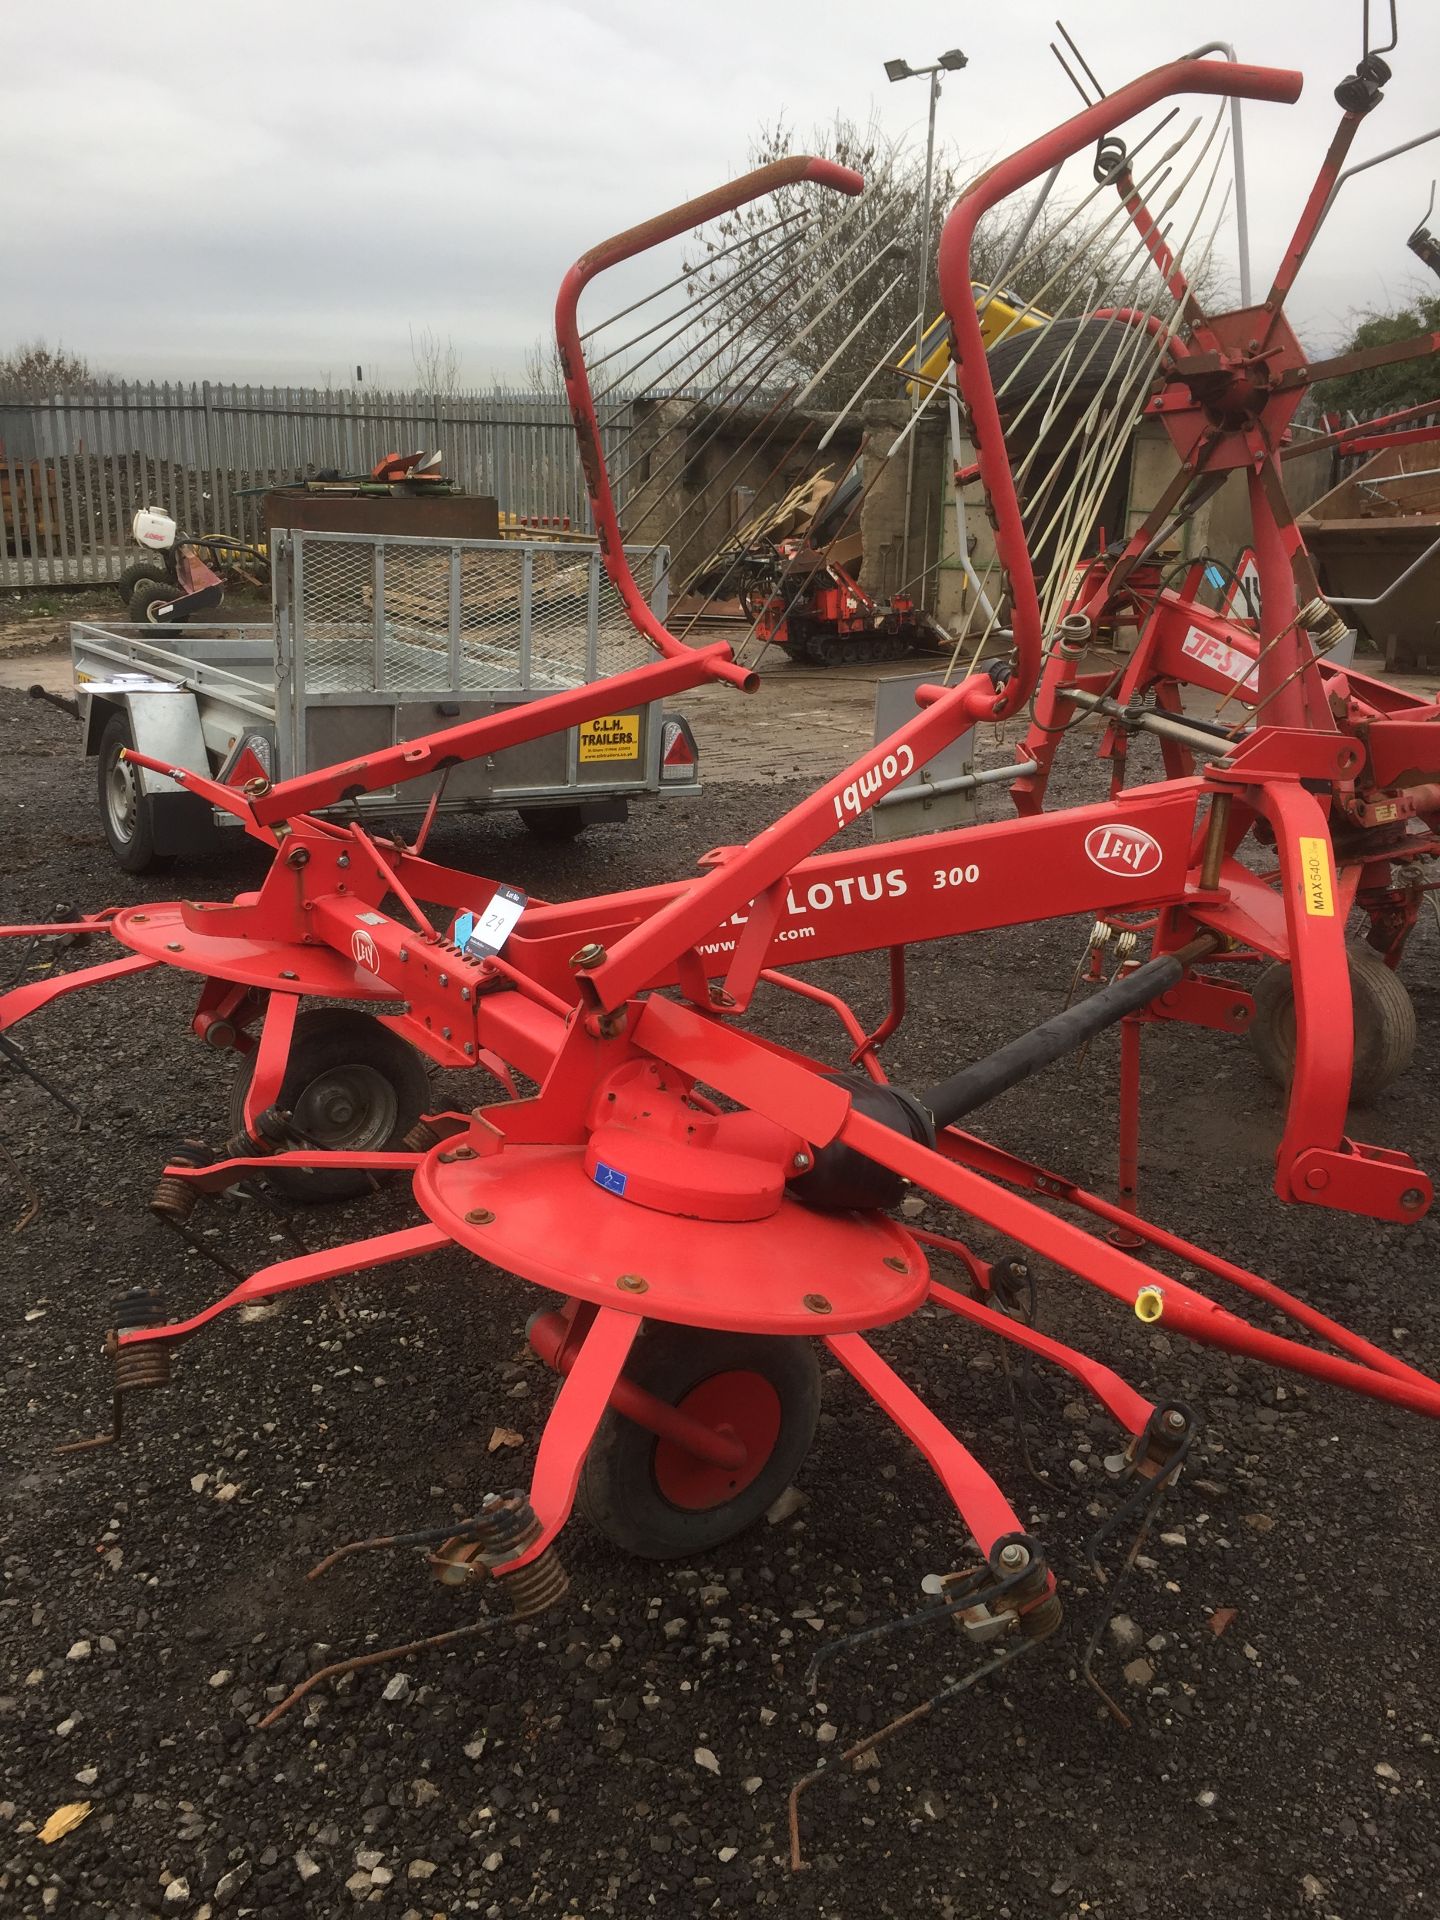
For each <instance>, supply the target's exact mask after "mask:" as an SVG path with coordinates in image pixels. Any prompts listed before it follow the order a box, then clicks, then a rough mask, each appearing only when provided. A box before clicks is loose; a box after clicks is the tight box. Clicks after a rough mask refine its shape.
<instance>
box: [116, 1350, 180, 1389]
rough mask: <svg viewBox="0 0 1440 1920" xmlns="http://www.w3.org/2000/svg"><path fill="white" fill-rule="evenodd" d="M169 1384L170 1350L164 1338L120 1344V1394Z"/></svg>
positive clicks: (117, 1382)
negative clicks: (134, 1344)
mask: <svg viewBox="0 0 1440 1920" xmlns="http://www.w3.org/2000/svg"><path fill="white" fill-rule="evenodd" d="M169 1384H170V1349H169V1347H168V1346H166V1344H165V1342H164V1341H163V1340H145V1341H142V1342H141V1343H140V1344H139V1345H138V1346H121V1345H119V1344H118V1343H117V1344H116V1348H115V1391H116V1393H139V1392H140V1391H141V1390H142V1389H144V1388H146V1387H168V1386H169Z"/></svg>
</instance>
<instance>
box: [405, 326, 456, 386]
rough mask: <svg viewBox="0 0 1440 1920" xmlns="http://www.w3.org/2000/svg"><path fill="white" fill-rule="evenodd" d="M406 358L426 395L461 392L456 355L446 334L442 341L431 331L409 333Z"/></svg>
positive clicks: (422, 329)
mask: <svg viewBox="0 0 1440 1920" xmlns="http://www.w3.org/2000/svg"><path fill="white" fill-rule="evenodd" d="M410 358H411V360H412V361H413V363H414V366H415V378H416V379H417V380H418V381H419V382H420V385H421V387H422V388H423V389H424V391H425V392H426V393H432V394H434V393H438V394H446V395H449V394H456V393H459V392H460V391H461V390H462V369H461V361H460V352H459V349H458V348H457V347H456V345H455V342H454V340H453V339H452V338H451V337H450V335H449V334H448V333H447V334H446V335H445V336H444V338H443V339H442V338H441V336H440V335H439V334H438V333H436V331H435V329H434V328H433V327H422V328H421V329H420V331H419V333H416V331H415V329H414V327H413V326H412V327H411V329H410Z"/></svg>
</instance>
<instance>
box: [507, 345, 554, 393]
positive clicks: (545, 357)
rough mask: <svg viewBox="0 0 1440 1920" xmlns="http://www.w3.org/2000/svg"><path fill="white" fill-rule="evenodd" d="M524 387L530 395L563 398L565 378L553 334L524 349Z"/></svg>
mask: <svg viewBox="0 0 1440 1920" xmlns="http://www.w3.org/2000/svg"><path fill="white" fill-rule="evenodd" d="M497 384H498V382H497ZM525 386H526V390H527V391H528V392H530V393H540V394H544V395H545V396H546V397H547V398H550V397H552V396H553V397H555V398H557V399H563V398H564V395H565V376H564V374H563V373H562V372H561V369H560V349H559V347H558V345H557V344H556V341H555V336H554V334H553V333H551V334H545V335H542V336H541V338H540V339H538V340H536V341H535V343H534V345H533V346H530V347H527V348H526V350H525Z"/></svg>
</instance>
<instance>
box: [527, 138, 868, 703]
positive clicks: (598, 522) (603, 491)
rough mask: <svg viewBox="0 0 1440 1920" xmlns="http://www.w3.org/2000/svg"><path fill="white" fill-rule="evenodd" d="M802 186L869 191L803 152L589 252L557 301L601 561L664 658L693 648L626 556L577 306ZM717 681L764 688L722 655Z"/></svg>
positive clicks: (714, 670)
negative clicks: (685, 240) (701, 230)
mask: <svg viewBox="0 0 1440 1920" xmlns="http://www.w3.org/2000/svg"><path fill="white" fill-rule="evenodd" d="M801 180H813V181H814V182H815V184H816V185H817V186H822V187H831V188H833V189H834V191H835V192H836V193H848V194H857V193H859V192H861V190H862V189H863V187H864V185H865V182H864V180H863V179H862V178H861V177H860V175H859V174H858V173H854V172H852V171H851V169H850V168H849V167H842V166H838V165H837V164H836V163H835V162H834V161H833V160H814V159H810V158H807V157H806V156H805V155H804V154H796V155H794V156H793V157H792V158H790V159H788V160H772V161H771V163H770V165H769V166H768V167H757V168H755V170H754V171H753V172H752V173H746V174H742V175H741V176H740V178H739V179H738V180H732V181H731V182H730V183H729V185H728V186H724V187H716V188H714V189H713V190H712V191H711V192H709V193H702V194H701V195H700V197H699V198H698V199H696V200H687V201H686V202H685V203H684V205H683V206H679V207H672V208H671V209H670V211H669V212H668V213H657V214H656V215H655V217H654V219H653V220H644V221H642V222H641V223H640V225H639V226H638V227H629V228H627V229H626V231H625V232H624V233H617V234H616V235H615V237H614V239H613V240H602V241H601V242H600V244H599V246H595V247H591V248H590V249H589V251H588V252H587V253H582V254H581V256H580V258H579V259H578V260H577V261H576V262H575V264H574V266H573V267H572V268H571V269H570V271H569V273H567V274H566V276H565V278H564V280H563V281H562V282H561V285H560V293H559V297H558V298H557V299H556V302H555V339H556V342H557V344H558V346H559V348H560V365H561V369H562V371H563V372H564V376H565V392H566V395H567V396H568V398H569V401H570V413H571V416H572V418H573V420H574V422H575V438H576V440H577V441H578V443H579V447H580V464H581V466H582V467H583V468H584V471H585V485H586V488H587V490H588V492H589V495H590V509H591V512H592V513H593V514H594V516H595V532H596V537H597V539H598V541H599V545H600V557H601V560H602V561H603V563H604V566H605V571H606V573H608V574H609V576H610V579H611V581H612V582H613V583H614V586H615V591H616V592H617V593H618V594H619V595H620V598H621V600H622V601H623V602H624V606H625V611H626V612H627V613H628V614H629V616H630V618H631V620H632V621H633V623H634V624H635V626H636V627H637V628H638V629H639V631H640V632H641V633H643V634H644V636H645V638H646V639H647V640H648V641H649V642H650V644H651V645H652V646H654V647H656V648H658V650H659V651H660V652H661V653H664V654H677V653H688V652H689V651H690V649H689V648H688V647H686V646H685V644H684V642H683V641H681V640H677V639H676V638H675V636H674V634H673V633H671V632H669V631H668V629H667V628H666V627H664V626H663V625H662V624H661V622H660V621H659V620H657V619H656V618H655V615H654V614H653V613H652V612H651V611H650V608H649V607H648V606H647V605H646V602H645V596H644V594H642V593H641V591H640V589H639V587H638V586H637V585H636V584H635V576H634V575H633V574H632V573H631V571H630V564H629V562H628V560H627V559H626V557H625V544H624V539H623V536H622V535H621V532H620V525H619V521H618V520H617V518H616V515H615V501H614V497H613V495H612V494H611V491H610V476H609V474H608V473H607V472H606V470H605V455H604V451H603V449H602V447H601V443H600V428H599V424H598V423H597V421H596V418H595V402H594V399H593V398H592V396H591V392H590V376H589V374H588V373H587V372H586V369H585V356H584V354H583V353H582V352H581V350H580V329H579V325H578V322H577V320H576V308H577V307H578V305H579V302H580V295H581V294H582V292H583V291H584V290H585V288H586V286H587V285H588V284H589V282H590V281H591V280H593V279H594V278H595V276H596V274H599V273H604V272H605V270H606V268H607V267H613V266H616V265H618V263H619V262H620V261H622V260H629V259H631V258H632V257H633V256H634V255H635V254H637V253H644V252H645V251H646V250H647V249H648V248H650V247H656V246H659V245H660V243H661V242H662V241H664V240H673V239H675V238H676V237H677V235H679V234H682V233H688V232H689V230H690V229H691V227H697V226H699V225H701V224H702V222H704V221H706V220H713V219H714V218H715V217H716V215H717V214H722V213H733V212H734V211H735V209H736V208H737V207H743V206H744V205H746V203H747V202H748V201H751V200H758V199H759V198H760V197H761V196H762V195H763V194H767V193H774V192H775V191H776V189H777V188H779V187H788V186H793V185H795V184H796V183H797V182H799V181H801ZM715 652H716V653H717V655H718V654H719V649H718V648H717V649H715ZM710 677H711V678H713V679H717V680H728V681H729V682H730V683H731V684H732V685H733V686H737V687H741V688H743V689H744V691H745V692H746V693H753V692H754V690H755V688H756V687H757V686H758V685H759V675H758V674H756V673H755V672H753V671H751V670H749V669H747V668H744V667H739V666H737V665H736V664H735V662H734V661H733V660H727V659H724V658H720V657H717V658H716V659H715V660H714V662H713V664H712V666H711V668H710Z"/></svg>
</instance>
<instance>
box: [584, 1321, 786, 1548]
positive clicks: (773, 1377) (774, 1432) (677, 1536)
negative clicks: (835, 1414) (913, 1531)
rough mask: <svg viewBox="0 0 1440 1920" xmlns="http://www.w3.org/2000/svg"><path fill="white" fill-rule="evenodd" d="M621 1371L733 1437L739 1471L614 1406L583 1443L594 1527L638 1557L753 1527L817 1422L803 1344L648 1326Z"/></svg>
mask: <svg viewBox="0 0 1440 1920" xmlns="http://www.w3.org/2000/svg"><path fill="white" fill-rule="evenodd" d="M625 1374H626V1378H627V1379H629V1380H632V1381H633V1382H634V1383H635V1384H636V1385H637V1386H641V1387H644V1388H645V1389H646V1390H647V1391H648V1392H650V1393H653V1394H654V1395H656V1397H657V1398H658V1399H661V1400H664V1401H667V1402H668V1403H669V1404H670V1405H671V1406H673V1407H678V1408H680V1409H681V1410H682V1411H683V1412H684V1413H687V1414H689V1415H690V1416H691V1417H692V1418H693V1419H697V1420H701V1421H703V1422H704V1423H705V1424H706V1425H707V1426H710V1427H714V1428H715V1429H716V1430H717V1431H719V1432H722V1433H726V1434H729V1435H733V1436H734V1437H735V1438H736V1439H738V1440H739V1441H740V1442H741V1444H742V1446H743V1447H744V1449H745V1457H744V1460H743V1462H742V1463H741V1464H740V1465H739V1466H738V1467H733V1468H731V1467H718V1466H715V1465H712V1464H711V1463H710V1462H708V1461H705V1460H702V1459H700V1458H698V1457H697V1456H696V1455H695V1454H693V1453H691V1452H690V1451H689V1450H688V1448H685V1447H683V1446H681V1445H679V1444H678V1443H677V1442H676V1441H674V1440H671V1439H668V1438H661V1437H659V1436H658V1435H656V1434H653V1433H650V1432H649V1431H647V1429H646V1428H644V1427H639V1426H636V1425H635V1423H634V1422H633V1421H631V1420H627V1419H626V1418H625V1416H624V1415H623V1414H621V1413H617V1412H616V1411H615V1410H614V1409H613V1408H612V1409H611V1410H610V1411H609V1412H608V1413H606V1415H605V1417H604V1418H603V1420H602V1421H601V1423H600V1427H599V1431H598V1432H597V1433H596V1436H595V1439H594V1441H593V1442H592V1443H591V1446H590V1451H589V1453H588V1454H587V1456H586V1459H585V1466H584V1469H583V1471H582V1473H581V1476H580V1486H579V1491H578V1494H577V1504H578V1505H579V1508H580V1511H581V1512H582V1513H583V1514H584V1516H585V1518H586V1519H587V1520H588V1521H589V1522H590V1524H591V1526H593V1527H594V1528H595V1529H596V1531H597V1532H599V1533H602V1534H604V1535H605V1537H606V1539H607V1540H611V1541H613V1542H614V1544H615V1545H616V1546H617V1547H620V1548H622V1549H623V1550H624V1551H625V1552H626V1553H631V1554H634V1555H636V1556H637V1558H639V1559H642V1560H674V1559H678V1558H680V1557H681V1556H686V1555H699V1554H704V1553H707V1552H708V1551H709V1550H710V1549H711V1548H713V1547H717V1546H719V1545H720V1544H721V1543H722V1542H723V1541H726V1540H730V1539H733V1538H734V1537H735V1535H736V1534H739V1533H743V1532H744V1531H745V1530H746V1528H747V1527H752V1526H754V1524H755V1522H756V1521H757V1520H759V1519H760V1518H761V1517H762V1516H763V1515H764V1513H765V1510H766V1508H767V1507H769V1506H771V1505H772V1504H773V1503H774V1501H775V1500H776V1499H777V1498H778V1497H779V1495H780V1494H782V1493H783V1492H784V1491H785V1489H786V1487H788V1486H789V1485H790V1482H791V1481H792V1480H793V1479H794V1477H795V1475H796V1473H797V1472H798V1471H799V1468H800V1464H801V1462H802V1461H803V1460H804V1458H805V1456H806V1454H807V1453H808V1452H809V1451H810V1444H811V1442H812V1441H813V1439H814V1437H815V1423H816V1421H817V1420H818V1419H819V1417H820V1367H819V1363H818V1362H817V1360H816V1358H815V1349H814V1347H813V1346H812V1345H811V1343H810V1341H808V1340H803V1339H798V1338H788V1337H784V1336H780V1335H770V1334H756V1333H718V1332H713V1331H710V1330H708V1329H705V1328H700V1327H682V1326H677V1325H675V1324H673V1323H671V1322H668V1321H658V1320H652V1321H649V1322H648V1323H647V1324H646V1326H645V1327H644V1328H643V1329H642V1330H641V1332H640V1335H639V1337H638V1338H637V1339H636V1342H635V1344H634V1346H633V1347H632V1348H631V1350H630V1358H629V1359H628V1360H627V1362H626V1365H625Z"/></svg>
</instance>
